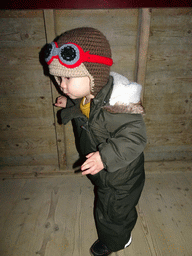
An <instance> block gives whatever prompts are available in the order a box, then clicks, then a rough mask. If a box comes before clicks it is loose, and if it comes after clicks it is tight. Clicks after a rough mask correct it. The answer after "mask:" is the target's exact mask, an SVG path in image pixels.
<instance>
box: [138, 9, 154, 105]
mask: <svg viewBox="0 0 192 256" xmlns="http://www.w3.org/2000/svg"><path fill="white" fill-rule="evenodd" d="M150 21H151V10H150V9H147V8H146V9H140V10H139V24H138V43H137V46H138V49H137V54H136V82H137V83H139V84H141V85H142V95H141V101H142V102H143V94H144V86H145V73H146V63H147V51H148V44H149V32H150Z"/></svg>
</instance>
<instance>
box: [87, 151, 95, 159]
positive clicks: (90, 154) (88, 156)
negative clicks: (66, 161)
mask: <svg viewBox="0 0 192 256" xmlns="http://www.w3.org/2000/svg"><path fill="white" fill-rule="evenodd" d="M93 154H94V152H93V153H89V154H88V155H86V158H90V157H91V156H92V155H93Z"/></svg>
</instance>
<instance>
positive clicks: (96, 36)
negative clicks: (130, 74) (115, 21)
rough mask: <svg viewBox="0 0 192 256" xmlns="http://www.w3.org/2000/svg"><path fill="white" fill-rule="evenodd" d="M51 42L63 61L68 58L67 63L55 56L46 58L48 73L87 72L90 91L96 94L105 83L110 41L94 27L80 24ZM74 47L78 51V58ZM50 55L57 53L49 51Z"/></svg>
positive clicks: (67, 74) (108, 65)
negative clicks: (80, 25) (80, 26)
mask: <svg viewBox="0 0 192 256" xmlns="http://www.w3.org/2000/svg"><path fill="white" fill-rule="evenodd" d="M53 44H55V45H56V47H57V49H58V48H60V52H61V54H60V55H59V56H61V55H62V54H63V56H64V59H65V60H66V63H68V62H70V66H69V65H65V64H62V61H61V60H60V59H61V58H59V57H55V58H52V59H51V60H50V59H49V58H48V59H47V60H46V62H47V63H48V64H49V71H50V74H51V75H54V76H56V77H57V76H65V77H83V76H88V77H89V78H90V81H91V91H92V94H93V95H94V96H96V95H97V93H98V92H99V91H100V90H101V88H102V87H103V86H105V85H106V84H107V82H108V79H109V72H110V66H111V65H112V63H113V61H112V59H111V49H110V45H109V42H108V41H107V39H106V37H105V36H104V35H103V34H102V33H101V32H100V31H99V30H97V29H94V28H90V27H82V28H76V29H73V30H69V31H66V32H65V33H63V34H62V35H61V36H60V37H59V38H58V40H57V42H56V43H52V45H53ZM64 45H65V46H64ZM63 46H64V48H63ZM76 50H77V52H79V56H80V59H81V61H80V62H79V59H78V57H79V56H77V55H78V54H76ZM50 52H51V49H50V51H49V53H50ZM49 53H48V54H47V56H48V55H49ZM52 56H58V54H57V53H52ZM82 56H83V57H82ZM103 57H104V58H103ZM76 63H78V65H76Z"/></svg>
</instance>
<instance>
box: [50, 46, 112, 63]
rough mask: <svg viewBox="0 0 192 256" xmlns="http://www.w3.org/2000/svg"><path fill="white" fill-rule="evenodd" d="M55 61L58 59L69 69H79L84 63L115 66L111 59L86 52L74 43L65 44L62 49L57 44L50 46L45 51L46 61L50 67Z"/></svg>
mask: <svg viewBox="0 0 192 256" xmlns="http://www.w3.org/2000/svg"><path fill="white" fill-rule="evenodd" d="M53 59H58V60H59V62H60V64H62V65H63V66H65V67H67V68H75V67H78V66H79V65H80V64H81V63H83V62H94V63H101V64H105V65H108V66H111V65H112V64H113V60H112V59H111V58H107V57H103V56H99V55H93V54H89V52H84V51H83V49H82V48H81V47H80V46H79V45H77V44H74V43H67V44H64V45H62V46H61V47H60V48H58V45H57V43H55V42H52V43H51V44H48V45H47V48H46V50H45V61H46V62H47V64H48V65H50V64H51V62H52V61H53Z"/></svg>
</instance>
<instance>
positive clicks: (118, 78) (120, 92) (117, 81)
mask: <svg viewBox="0 0 192 256" xmlns="http://www.w3.org/2000/svg"><path fill="white" fill-rule="evenodd" d="M110 75H111V76H113V79H114V85H113V91H112V94H111V98H110V101H109V104H110V105H112V106H113V105H115V103H121V104H125V105H129V104H130V103H139V102H140V97H141V90H142V86H141V85H140V84H137V83H135V82H129V80H128V79H127V78H126V77H125V76H122V75H120V74H118V73H115V72H111V73H110Z"/></svg>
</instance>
